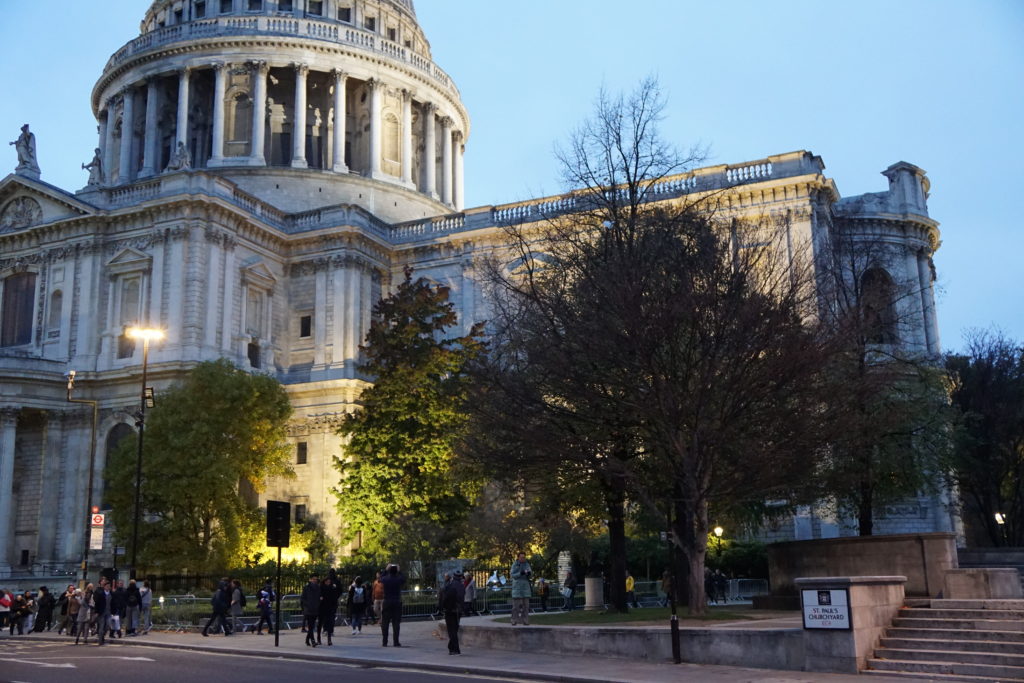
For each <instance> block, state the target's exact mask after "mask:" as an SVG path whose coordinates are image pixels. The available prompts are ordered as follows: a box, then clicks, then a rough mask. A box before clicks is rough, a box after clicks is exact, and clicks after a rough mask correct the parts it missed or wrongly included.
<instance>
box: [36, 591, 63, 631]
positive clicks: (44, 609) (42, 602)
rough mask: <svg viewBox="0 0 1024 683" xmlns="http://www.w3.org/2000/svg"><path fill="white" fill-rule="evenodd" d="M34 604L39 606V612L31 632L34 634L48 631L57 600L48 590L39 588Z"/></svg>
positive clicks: (51, 624) (51, 623)
mask: <svg viewBox="0 0 1024 683" xmlns="http://www.w3.org/2000/svg"><path fill="white" fill-rule="evenodd" d="M36 604H37V605H39V612H37V613H36V624H35V626H34V627H33V628H32V630H33V631H34V632H36V633H41V632H43V631H49V630H50V627H51V626H53V608H54V607H56V606H57V600H56V599H55V598H54V597H53V593H51V592H50V589H49V588H47V587H46V586H40V587H39V597H38V598H36Z"/></svg>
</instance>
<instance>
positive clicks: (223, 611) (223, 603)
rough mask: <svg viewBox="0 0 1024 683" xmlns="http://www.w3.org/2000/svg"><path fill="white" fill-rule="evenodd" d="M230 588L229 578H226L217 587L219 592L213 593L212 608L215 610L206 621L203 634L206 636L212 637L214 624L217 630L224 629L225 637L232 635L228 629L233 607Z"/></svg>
mask: <svg viewBox="0 0 1024 683" xmlns="http://www.w3.org/2000/svg"><path fill="white" fill-rule="evenodd" d="M230 586H231V584H230V583H229V582H228V579H227V577H224V578H223V579H221V580H220V583H219V584H218V585H217V590H215V591H214V592H213V597H212V598H210V606H211V607H212V608H213V613H212V614H210V618H209V619H208V620H207V621H206V626H204V627H203V630H202V634H203V635H204V636H208V635H210V628H211V627H213V626H214V624H216V628H217V629H223V631H224V635H226V636H230V635H231V631H230V630H229V629H228V608H229V607H230V606H231V592H230V591H231V588H230Z"/></svg>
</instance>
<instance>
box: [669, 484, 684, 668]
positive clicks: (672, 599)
mask: <svg viewBox="0 0 1024 683" xmlns="http://www.w3.org/2000/svg"><path fill="white" fill-rule="evenodd" d="M666 538H667V539H668V571H669V575H668V576H669V591H668V604H669V607H671V609H672V618H671V620H670V621H669V628H670V629H671V632H672V661H673V662H675V663H676V664H682V663H683V655H682V652H681V650H682V648H681V646H680V643H679V616H678V615H677V614H676V571H675V570H676V566H675V562H674V561H673V560H674V556H675V552H674V547H673V543H672V501H669V504H668V533H667V534H666Z"/></svg>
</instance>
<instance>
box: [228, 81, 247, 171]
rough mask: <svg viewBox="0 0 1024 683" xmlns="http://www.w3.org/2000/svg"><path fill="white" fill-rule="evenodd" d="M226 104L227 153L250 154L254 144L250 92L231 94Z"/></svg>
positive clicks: (240, 155)
mask: <svg viewBox="0 0 1024 683" xmlns="http://www.w3.org/2000/svg"><path fill="white" fill-rule="evenodd" d="M225 104H226V107H225V109H226V112H225V121H224V125H225V127H226V129H227V135H226V136H225V137H226V138H227V155H228V156H232V157H242V156H248V155H249V148H250V145H251V144H252V99H251V98H250V97H249V94H248V93H245V92H239V93H236V94H234V95H229V96H228V97H227V102H226V103H225Z"/></svg>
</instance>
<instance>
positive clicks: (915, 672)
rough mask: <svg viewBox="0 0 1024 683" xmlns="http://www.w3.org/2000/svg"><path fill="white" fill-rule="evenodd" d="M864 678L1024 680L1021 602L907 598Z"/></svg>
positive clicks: (1022, 608) (1023, 616)
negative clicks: (880, 676)
mask: <svg viewBox="0 0 1024 683" xmlns="http://www.w3.org/2000/svg"><path fill="white" fill-rule="evenodd" d="M906 604H907V606H906V607H904V608H903V609H901V610H900V612H899V614H898V615H897V616H896V619H894V620H893V625H892V626H891V627H890V628H888V629H886V633H885V635H884V636H883V637H882V639H881V642H880V643H879V647H878V648H877V649H876V650H875V656H874V658H872V659H868V670H867V671H864V672H863V673H865V674H876V675H885V676H901V677H907V678H917V679H921V678H923V679H929V680H933V681H1024V600H928V599H908V600H907V603H906Z"/></svg>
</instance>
